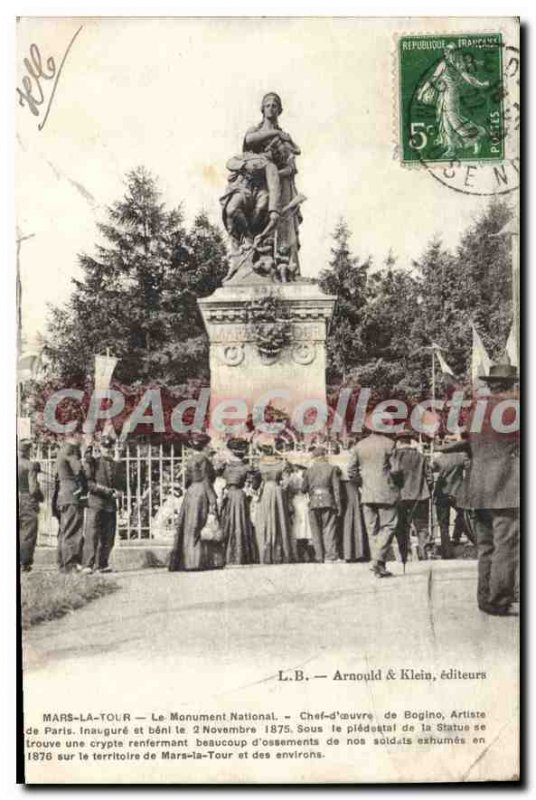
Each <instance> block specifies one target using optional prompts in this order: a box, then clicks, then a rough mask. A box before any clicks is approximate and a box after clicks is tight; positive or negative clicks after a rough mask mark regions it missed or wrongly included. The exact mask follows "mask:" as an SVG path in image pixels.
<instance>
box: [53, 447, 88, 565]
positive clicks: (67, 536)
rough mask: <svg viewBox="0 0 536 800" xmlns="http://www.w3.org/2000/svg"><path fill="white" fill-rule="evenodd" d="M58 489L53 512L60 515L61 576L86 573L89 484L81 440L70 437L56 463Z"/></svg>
mask: <svg viewBox="0 0 536 800" xmlns="http://www.w3.org/2000/svg"><path fill="white" fill-rule="evenodd" d="M56 489H57V491H55V496H54V498H53V508H55V509H57V512H58V515H59V523H60V527H59V531H58V567H59V570H60V572H71V571H73V570H80V569H82V567H81V564H80V561H81V558H82V544H83V526H84V504H85V498H86V492H87V481H86V476H85V473H84V469H83V466H82V453H81V449H80V437H79V435H78V434H76V433H73V434H70V435H69V436H68V437H67V439H66V440H65V443H64V444H63V445H62V446H61V448H60V450H59V452H58V457H57V460H56Z"/></svg>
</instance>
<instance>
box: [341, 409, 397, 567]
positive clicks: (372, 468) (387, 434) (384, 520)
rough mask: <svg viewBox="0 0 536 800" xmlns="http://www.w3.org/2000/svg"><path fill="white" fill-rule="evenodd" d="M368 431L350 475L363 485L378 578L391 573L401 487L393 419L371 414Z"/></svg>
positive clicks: (356, 450)
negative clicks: (389, 561)
mask: <svg viewBox="0 0 536 800" xmlns="http://www.w3.org/2000/svg"><path fill="white" fill-rule="evenodd" d="M365 424H366V427H367V428H368V430H369V431H370V433H369V435H368V436H366V437H365V438H364V439H361V441H360V442H358V443H357V444H356V445H355V447H353V448H352V451H351V456H350V463H349V465H348V476H349V478H350V480H354V481H355V482H356V483H357V485H358V486H360V487H361V501H362V504H363V516H364V519H365V527H366V529H367V533H368V536H369V543H370V548H371V554H372V566H371V570H372V572H373V573H374V574H375V575H376V577H378V578H388V577H390V576H391V575H392V573H391V572H389V570H388V569H386V567H385V562H386V560H387V554H388V553H389V550H390V547H391V544H392V541H393V539H394V536H395V532H396V527H397V520H398V512H397V507H396V504H397V502H398V499H399V495H400V493H399V490H398V486H397V483H396V474H395V469H396V466H395V461H394V455H395V443H394V440H393V435H392V432H391V431H392V427H393V420H392V418H390V417H385V416H384V417H383V418H382V419H381V420H377V419H376V418H375V415H374V414H372V415H371V416H370V417H369V418H368V419H367V421H366V423H365Z"/></svg>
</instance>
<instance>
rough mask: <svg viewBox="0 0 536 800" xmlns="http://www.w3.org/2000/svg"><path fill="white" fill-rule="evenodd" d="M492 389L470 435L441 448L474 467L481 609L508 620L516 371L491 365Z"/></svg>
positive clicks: (468, 494)
mask: <svg viewBox="0 0 536 800" xmlns="http://www.w3.org/2000/svg"><path fill="white" fill-rule="evenodd" d="M480 380H482V381H484V382H485V383H486V384H487V386H488V387H489V390H490V396H489V397H488V398H487V401H486V408H485V414H484V415H483V417H482V419H479V418H478V417H477V414H480V413H481V412H480V409H479V406H480V405H481V404H482V398H480V399H479V400H478V401H477V405H475V408H474V414H473V415H472V419H470V422H469V426H468V436H467V438H466V439H465V440H462V441H460V442H453V443H452V444H448V445H445V446H444V447H442V448H441V451H442V452H444V453H454V452H465V453H467V454H468V455H469V457H470V463H469V466H468V469H467V471H466V475H465V481H464V487H463V506H464V508H468V509H472V510H473V513H472V519H473V523H474V528H475V534H476V540H477V546H478V590H477V600H478V607H479V608H480V610H481V611H484V612H485V613H486V614H492V615H495V616H504V615H506V614H508V613H509V609H510V606H511V604H512V603H513V602H514V599H515V597H514V595H515V581H516V577H515V574H516V555H517V549H518V546H519V425H518V411H519V409H518V404H519V400H518V397H517V394H516V393H515V392H514V391H513V389H514V386H515V384H516V383H517V380H518V377H517V370H516V368H515V367H513V366H511V365H510V364H509V363H498V364H492V366H491V367H490V372H489V375H484V376H481V378H480Z"/></svg>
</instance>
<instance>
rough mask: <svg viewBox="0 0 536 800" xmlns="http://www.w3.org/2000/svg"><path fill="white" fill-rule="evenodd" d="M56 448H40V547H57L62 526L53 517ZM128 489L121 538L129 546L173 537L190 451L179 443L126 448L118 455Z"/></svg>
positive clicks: (120, 512)
mask: <svg viewBox="0 0 536 800" xmlns="http://www.w3.org/2000/svg"><path fill="white" fill-rule="evenodd" d="M57 452H58V451H57V448H54V447H47V446H44V447H39V448H38V450H37V453H36V455H35V460H36V461H38V462H39V464H40V467H41V472H40V477H39V482H40V484H41V489H42V492H43V495H44V501H43V502H42V503H41V507H40V512H39V539H38V544H41V545H47V544H55V542H56V538H57V531H58V522H57V520H56V518H55V517H54V516H53V515H52V497H53V494H54V484H55V475H56V457H57ZM115 458H116V461H117V462H118V463H119V469H120V472H121V483H122V485H123V488H124V491H123V492H122V494H121V497H120V500H119V503H118V514H117V537H118V540H119V543H124V544H129V543H132V544H134V543H136V542H141V541H142V540H147V539H153V540H154V539H162V540H164V541H167V540H169V539H171V538H173V533H174V528H175V521H176V517H177V514H178V511H179V509H180V503H181V498H182V495H183V494H184V490H185V485H184V465H185V462H186V460H187V458H188V452H187V451H186V450H185V449H184V448H182V447H181V446H180V445H174V444H170V445H165V444H158V445H151V444H127V445H126V446H124V447H122V448H121V449H119V448H118V449H117V451H116V454H115Z"/></svg>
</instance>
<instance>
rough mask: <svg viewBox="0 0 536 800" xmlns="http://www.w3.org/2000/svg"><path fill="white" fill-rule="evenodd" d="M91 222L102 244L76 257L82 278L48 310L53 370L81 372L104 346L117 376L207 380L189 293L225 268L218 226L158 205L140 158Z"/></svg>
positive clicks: (199, 292) (75, 375) (203, 288)
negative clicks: (98, 219) (120, 191)
mask: <svg viewBox="0 0 536 800" xmlns="http://www.w3.org/2000/svg"><path fill="white" fill-rule="evenodd" d="M98 230H99V233H100V235H101V239H102V242H103V243H102V244H99V245H97V247H96V249H95V254H94V255H89V254H86V253H84V254H82V255H80V256H79V259H80V264H81V267H82V277H81V278H80V279H75V280H74V281H73V282H74V291H73V294H72V297H71V299H70V301H69V302H68V303H67V304H66V305H65V306H63V307H59V308H54V309H53V310H52V311H53V313H52V315H51V322H50V326H49V332H48V338H47V344H46V353H47V355H48V358H49V359H50V361H51V366H52V370H53V372H54V373H55V374H56V375H57V376H58V377H60V378H62V379H64V380H68V381H70V382H72V381H73V380H74V381H83V380H84V378H85V376H86V375H87V373H88V372H92V370H93V356H94V355H95V353H104V352H105V351H106V349H107V348H109V349H110V353H111V354H113V355H114V356H117V357H118V358H119V363H118V366H117V370H116V373H115V376H114V377H115V378H116V379H117V380H118V381H120V382H124V383H128V382H130V383H132V382H134V381H140V382H152V383H155V382H161V383H164V384H166V385H167V386H174V385H178V384H182V383H185V382H186V381H187V380H188V379H190V378H196V379H205V380H206V379H208V342H207V339H206V336H205V333H204V328H203V323H202V319H201V317H200V314H199V311H198V308H197V305H196V300H197V298H198V297H203V296H206V295H209V294H211V293H212V292H213V291H214V290H215V289H216V288H217V287H218V286H219V285H221V281H222V278H223V277H224V275H225V273H226V270H227V267H226V255H225V246H224V243H223V239H222V236H221V233H220V231H219V229H218V228H216V227H215V226H214V225H212V224H211V223H210V222H209V220H208V218H207V217H206V215H205V214H199V215H198V216H197V217H196V219H195V220H194V223H193V225H192V226H191V228H190V229H187V227H186V226H185V223H184V218H183V214H182V210H181V208H177V209H173V210H166V208H165V207H164V204H163V203H162V202H161V201H160V195H159V192H158V188H157V185H156V181H155V179H154V178H153V177H152V175H150V174H149V173H148V172H147V171H146V170H145V169H144V168H141V167H140V168H138V169H135V170H134V171H132V172H130V173H129V174H128V175H127V178H126V192H125V196H124V197H123V198H122V199H121V200H120V201H118V202H116V203H114V204H113V205H112V206H111V207H110V208H108V210H107V220H106V222H105V223H101V224H99V225H98Z"/></svg>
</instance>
